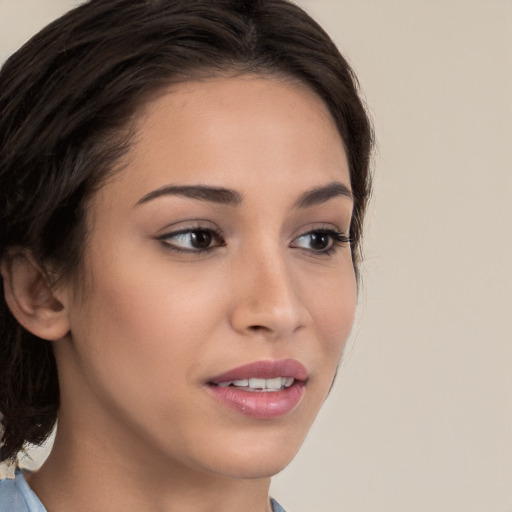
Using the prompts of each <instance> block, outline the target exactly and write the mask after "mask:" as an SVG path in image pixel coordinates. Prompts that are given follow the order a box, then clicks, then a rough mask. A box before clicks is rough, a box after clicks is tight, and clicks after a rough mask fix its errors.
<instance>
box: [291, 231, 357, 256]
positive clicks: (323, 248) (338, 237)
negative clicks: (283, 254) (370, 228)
mask: <svg viewBox="0 0 512 512" xmlns="http://www.w3.org/2000/svg"><path fill="white" fill-rule="evenodd" d="M349 241H350V240H349V238H348V237H347V236H346V235H344V234H343V233H340V232H338V231H334V230H323V229H322V230H315V231H310V232H308V233H304V234H303V235H301V236H299V237H298V238H296V239H295V240H293V241H292V243H291V244H290V247H294V248H299V249H307V250H309V251H313V252H318V253H327V254H328V253H330V252H332V251H334V250H336V248H337V247H338V246H340V245H343V244H347V243H349Z"/></svg>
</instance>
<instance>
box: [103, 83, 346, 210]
mask: <svg viewBox="0 0 512 512" xmlns="http://www.w3.org/2000/svg"><path fill="white" fill-rule="evenodd" d="M135 134H136V135H135V137H134V142H133V145H132V147H131V149H130V151H129V152H128V155H127V161H128V164H127V165H126V166H125V167H124V170H123V171H122V172H121V173H119V176H118V179H116V180H114V181H115V182H117V186H118V187H119V186H123V185H124V186H125V187H126V190H124V192H123V195H124V197H128V196H132V197H131V200H132V202H133V203H135V202H137V200H138V199H140V197H141V196H142V195H144V194H145V193H148V192H150V191H151V190H152V189H156V188H158V187H161V186H163V185H166V184H179V185H187V184H197V183H201V184H205V185H211V186H218V185H222V186H226V187H229V188H234V189H237V190H240V192H242V193H244V191H251V190H255V189H257V188H259V187H260V186H264V185H266V186H267V187H271V188H275V187H276V186H282V185H283V184H286V183H289V182H293V183H294V184H297V186H298V187H299V188H300V187H302V188H309V187H312V186H318V185H322V184H324V183H325V182H328V181H344V182H345V183H346V184H347V186H349V184H350V180H349V174H348V164H347V159H346V155H345V151H344V147H343V142H342V140H341V137H340V135H339V132H338V130H337V127H336V125H335V122H334V120H333V118H332V116H331V114H330V112H329V110H328V108H327V107H326V106H325V104H324V103H323V101H322V100H321V99H320V98H319V97H318V96H317V95H316V94H315V93H314V92H312V91H311V90H310V89H309V88H307V87H306V86H303V85H301V84H298V83H295V82H292V81H285V80H280V79H277V78H262V77H254V76H247V77H238V78H215V79H208V80H201V81H191V82H185V83H181V84H178V85H174V86H172V87H170V88H168V89H167V90H165V91H161V92H160V94H159V95H158V96H157V97H155V98H154V99H152V100H151V101H149V102H148V103H147V104H146V105H145V107H144V109H143V110H142V112H141V114H140V115H139V117H138V120H137V123H136V127H135ZM107 188H108V187H107Z"/></svg>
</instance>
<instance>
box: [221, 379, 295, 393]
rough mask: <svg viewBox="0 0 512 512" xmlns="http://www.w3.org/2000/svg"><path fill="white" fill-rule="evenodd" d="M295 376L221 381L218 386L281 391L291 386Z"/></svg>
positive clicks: (247, 389)
mask: <svg viewBox="0 0 512 512" xmlns="http://www.w3.org/2000/svg"><path fill="white" fill-rule="evenodd" d="M294 380H295V379H294V378H293V377H275V378H273V379H257V378H255V377H254V378H251V379H241V380H229V381H226V382H219V383H218V384H217V386H219V387H221V388H227V387H229V386H232V387H239V388H246V389H245V390H246V391H253V390H258V391H280V390H281V389H284V388H289V387H290V386H291V385H292V384H293V382H294Z"/></svg>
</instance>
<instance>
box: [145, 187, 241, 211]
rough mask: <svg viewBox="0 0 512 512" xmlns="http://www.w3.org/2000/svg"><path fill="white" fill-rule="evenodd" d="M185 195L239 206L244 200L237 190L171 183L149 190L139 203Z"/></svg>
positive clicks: (200, 199)
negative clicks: (163, 197) (168, 196)
mask: <svg viewBox="0 0 512 512" xmlns="http://www.w3.org/2000/svg"><path fill="white" fill-rule="evenodd" d="M167 195H170V196H184V197H189V198H190V199H197V200H199V201H209V202H212V203H217V204H224V205H229V206H237V205H239V204H240V203H241V202H242V195H241V194H240V193H239V192H236V191H235V190H230V189H227V188H220V187H209V186H206V185H169V186H166V187H162V188H159V189H157V190H153V191H152V192H149V193H148V194H146V195H145V196H144V197H142V198H141V199H139V201H137V205H139V204H142V203H147V202H148V201H151V200H153V199H156V198H157V197H161V196H167Z"/></svg>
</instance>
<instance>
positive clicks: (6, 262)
mask: <svg viewBox="0 0 512 512" xmlns="http://www.w3.org/2000/svg"><path fill="white" fill-rule="evenodd" d="M1 272H2V277H3V281H4V294H5V300H6V302H7V305H8V306H9V309H10V310H11V312H12V314H13V315H14V317H15V318H16V319H17V320H18V322H19V323H20V324H21V325H22V326H23V327H24V328H25V329H27V331H30V332H31V333H32V334H34V335H35V336H38V337H39V338H43V339H46V340H59V339H61V338H63V337H64V336H66V334H67V333H68V332H69V320H68V316H67V311H66V308H65V306H64V305H63V304H62V302H60V301H59V300H58V299H57V298H56V297H55V294H54V291H53V290H52V288H51V286H50V284H49V281H48V278H47V276H46V274H45V273H44V271H43V270H42V269H41V267H40V266H39V265H38V264H37V263H36V261H35V260H34V258H33V257H32V255H31V254H30V253H29V252H28V251H25V250H19V251H11V253H10V254H8V255H7V256H6V257H5V258H4V259H3V260H2V262H1Z"/></svg>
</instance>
